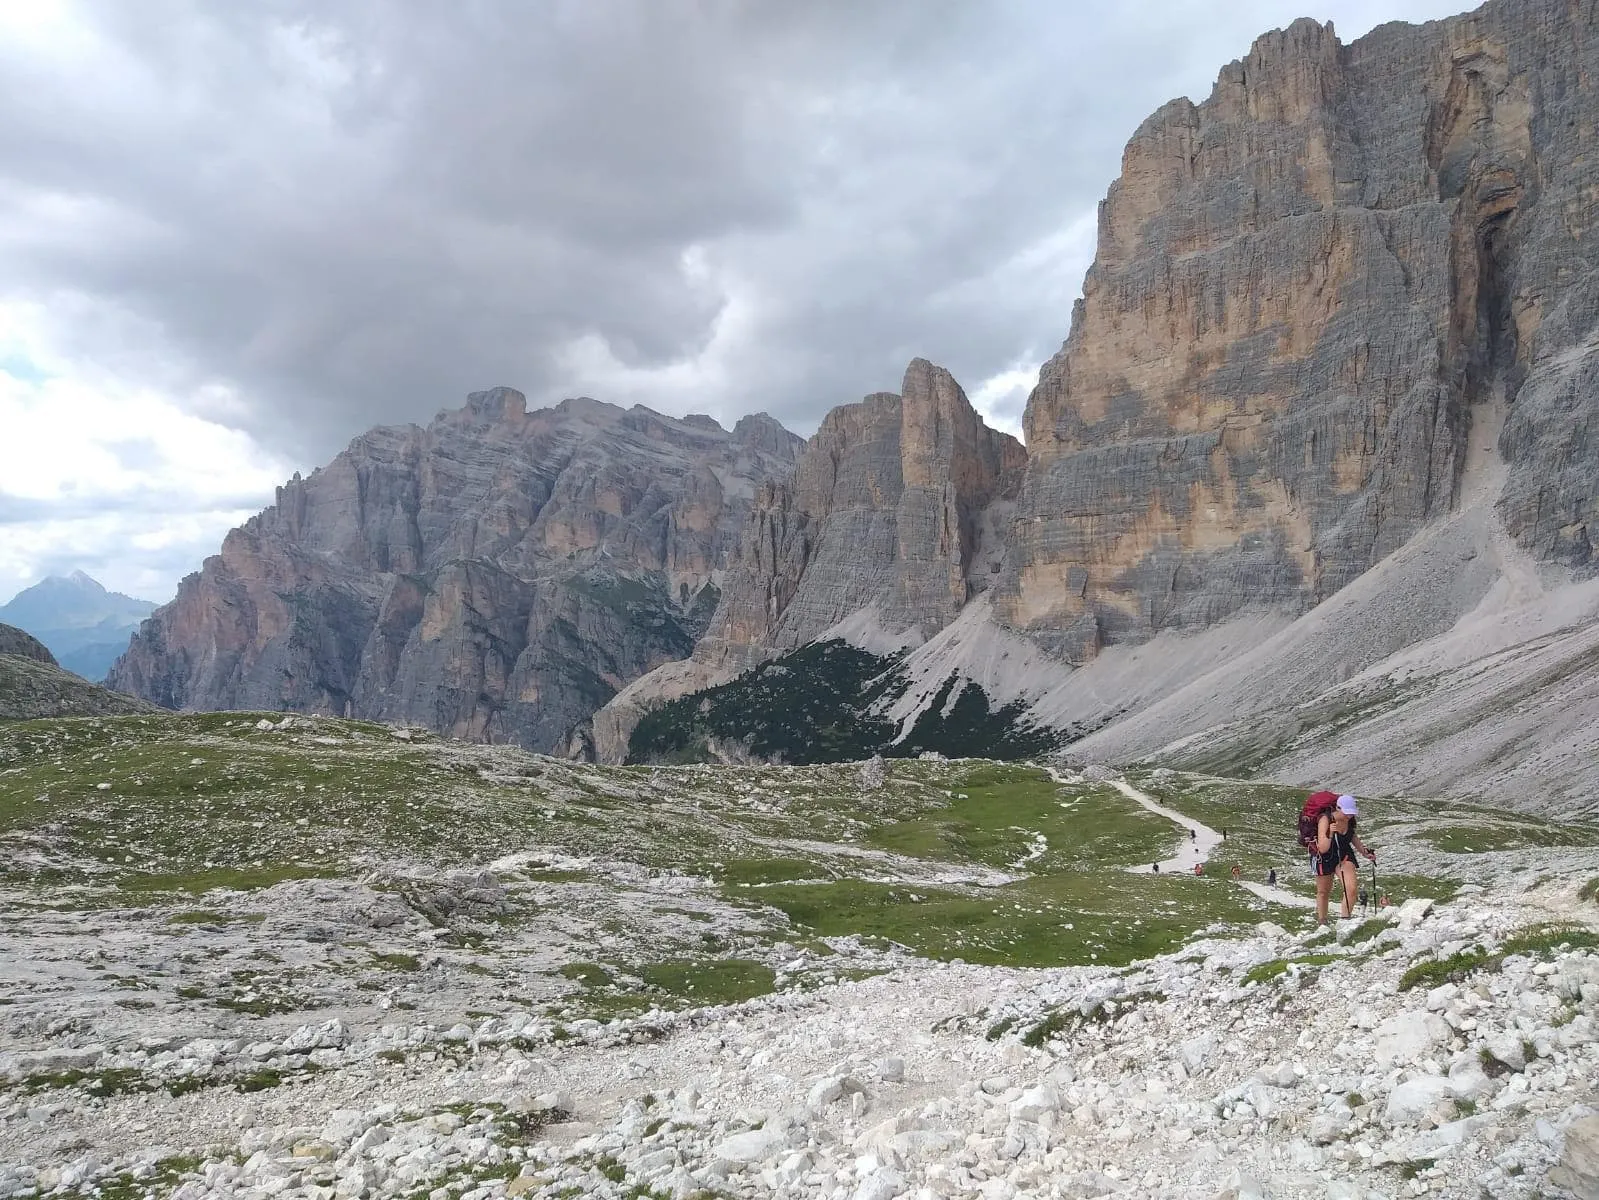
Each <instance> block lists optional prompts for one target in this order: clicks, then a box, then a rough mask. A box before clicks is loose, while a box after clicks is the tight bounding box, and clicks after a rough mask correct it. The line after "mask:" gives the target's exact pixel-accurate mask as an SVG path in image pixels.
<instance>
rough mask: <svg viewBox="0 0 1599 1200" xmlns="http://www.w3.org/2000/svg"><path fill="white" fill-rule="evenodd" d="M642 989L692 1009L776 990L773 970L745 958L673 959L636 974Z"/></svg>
mask: <svg viewBox="0 0 1599 1200" xmlns="http://www.w3.org/2000/svg"><path fill="white" fill-rule="evenodd" d="M639 976H640V978H642V979H643V980H644V983H645V986H647V987H650V988H653V989H655V990H657V991H661V992H665V993H666V994H667V995H668V996H671V997H673V998H674V999H677V1000H680V1001H686V1002H689V1003H692V1004H694V1005H710V1004H738V1003H740V1002H741V1001H744V1000H749V999H753V998H754V997H756V996H764V995H766V994H767V993H768V992H770V991H772V990H773V988H774V987H776V977H775V975H774V974H773V972H772V968H771V967H768V966H767V965H766V964H764V963H759V962H755V961H754V960H752V959H747V958H719V959H673V960H669V961H666V962H657V963H649V964H647V965H646V966H644V967H642V968H641V969H640V970H639Z"/></svg>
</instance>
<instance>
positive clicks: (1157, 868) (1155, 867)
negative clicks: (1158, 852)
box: [1149, 863, 1160, 875]
mask: <svg viewBox="0 0 1599 1200" xmlns="http://www.w3.org/2000/svg"><path fill="white" fill-rule="evenodd" d="M1149 869H1150V870H1151V871H1153V872H1154V873H1155V874H1156V875H1159V874H1160V864H1159V863H1155V864H1154V865H1153V866H1152V867H1150V868H1149Z"/></svg>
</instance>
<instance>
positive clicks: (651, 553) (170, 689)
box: [111, 388, 799, 752]
mask: <svg viewBox="0 0 1599 1200" xmlns="http://www.w3.org/2000/svg"><path fill="white" fill-rule="evenodd" d="M798 444H799V439H798V438H796V437H794V436H793V435H792V434H789V433H788V432H786V431H785V430H784V429H783V428H782V427H781V426H779V425H778V424H777V423H776V422H775V421H773V420H771V419H770V418H768V417H765V416H754V417H746V418H745V419H744V420H742V421H740V422H739V424H738V426H737V427H736V428H735V429H734V430H732V431H731V432H729V431H726V430H723V429H722V428H721V426H719V425H717V423H716V422H715V421H713V420H711V419H710V418H709V417H689V418H685V419H683V420H676V419H673V418H670V417H663V416H661V415H659V414H657V413H653V412H651V411H649V410H648V409H644V408H634V409H632V410H630V411H624V410H622V409H619V408H615V407H613V406H611V405H606V404H599V403H596V402H595V401H592V400H568V401H566V402H564V403H562V404H561V405H559V406H558V407H556V408H553V409H547V410H542V411H537V412H532V413H529V412H527V411H526V403H525V400H524V398H523V397H522V395H521V394H520V393H518V392H514V391H511V390H509V389H504V388H500V389H495V390H494V391H490V392H479V393H474V394H473V395H472V396H471V397H470V398H469V400H468V403H467V406H466V407H465V408H464V409H462V410H459V411H453V412H445V413H441V414H440V415H439V416H438V417H437V418H436V419H435V420H434V421H433V422H432V424H430V425H429V426H428V427H427V428H426V429H422V428H418V427H416V426H405V427H400V428H382V429H375V430H372V431H370V432H369V433H366V434H364V435H362V436H361V437H360V438H357V439H356V440H355V441H354V442H353V443H351V445H350V447H349V449H348V450H346V451H345V452H344V453H342V454H340V455H339V456H338V457H337V458H336V459H335V460H334V461H333V462H332V463H331V464H329V466H327V467H326V468H323V469H321V470H318V471H316V472H313V473H312V475H311V476H310V478H308V479H300V478H298V477H296V478H295V479H294V480H293V481H292V482H290V483H289V484H288V485H287V486H285V487H283V488H281V489H280V490H279V493H278V499H277V503H276V504H275V505H274V506H273V507H271V508H269V509H267V510H266V511H265V512H263V513H261V514H260V515H259V516H257V517H255V518H252V519H251V520H250V521H249V522H248V523H247V524H246V525H244V526H243V527H241V528H239V529H236V530H234V531H233V532H232V533H230V534H229V535H228V537H227V539H226V541H225V542H224V544H223V548H222V553H221V554H220V555H218V556H217V557H215V558H211V559H208V560H207V561H206V564H205V566H204V568H203V569H202V570H201V571H200V572H199V573H198V574H196V575H192V576H190V577H189V578H187V579H185V580H184V582H183V584H182V586H181V587H180V589H179V593H178V597H177V599H176V600H175V601H173V603H172V604H170V605H168V606H166V607H165V608H163V609H161V610H160V612H158V613H157V614H156V615H155V617H153V618H152V619H151V620H149V621H147V622H146V623H145V625H144V626H143V628H142V629H141V631H140V633H139V634H138V636H137V637H135V639H134V641H133V644H132V646H131V647H130V649H129V651H128V653H127V654H126V655H125V656H124V657H123V658H122V660H121V661H120V662H119V663H118V664H117V666H116V668H115V669H114V670H113V672H112V675H111V682H112V684H113V685H114V686H116V687H119V688H122V689H123V690H126V691H129V692H132V693H133V694H135V695H139V696H143V697H145V698H147V699H150V700H153V701H155V702H157V703H159V704H162V705H164V706H167V707H172V708H179V707H189V708H201V709H217V708H239V707H254V708H266V709H277V710H289V711H301V712H322V713H335V714H340V715H355V716H363V717H371V718H377V719H381V720H395V721H407V722H414V723H419V724H423V725H427V726H430V727H432V728H435V729H439V730H441V731H444V732H447V733H450V734H453V735H456V736H459V737H466V738H474V739H480V740H487V741H511V742H517V743H519V744H521V745H524V746H526V747H528V748H530V749H535V750H543V751H555V752H566V751H573V752H582V749H583V747H584V745H585V744H586V740H587V737H588V733H587V723H588V720H589V717H590V716H591V714H592V713H593V712H594V710H595V709H597V708H598V707H599V706H600V705H601V704H603V703H604V702H605V701H606V700H608V699H609V698H610V697H611V696H612V695H614V694H615V692H616V691H617V690H618V689H620V688H621V687H623V686H625V685H626V684H627V683H628V682H630V681H631V680H632V679H634V678H636V677H637V676H639V675H642V674H643V673H644V672H646V671H648V670H649V669H651V668H652V667H655V666H658V665H659V664H661V663H662V662H666V661H669V660H672V659H676V658H682V657H685V656H686V655H687V654H689V652H690V651H691V650H692V649H693V647H694V643H695V640H696V638H697V637H698V636H699V635H700V633H701V632H703V630H704V628H705V624H706V622H707V621H708V620H709V618H710V615H711V613H712V611H713V610H714V608H715V605H716V599H717V596H718V588H719V583H720V581H721V577H722V570H723V564H724V562H725V559H726V557H727V552H728V549H729V548H730V546H731V545H732V544H733V543H734V542H735V541H736V539H737V537H738V535H739V530H740V529H741V528H742V527H743V524H744V517H745V516H746V514H747V513H748V512H749V509H750V505H751V502H752V500H753V497H754V495H755V493H756V490H757V488H758V487H760V486H761V485H762V484H763V483H765V482H766V481H767V480H769V479H771V478H772V477H774V476H775V475H777V474H779V473H781V472H783V471H784V470H786V469H787V467H788V466H789V464H790V463H791V462H792V460H793V455H794V451H795V449H796V448H797V446H798Z"/></svg>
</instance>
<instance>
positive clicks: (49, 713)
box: [0, 625, 152, 721]
mask: <svg viewBox="0 0 1599 1200" xmlns="http://www.w3.org/2000/svg"><path fill="white" fill-rule="evenodd" d="M150 711H152V706H151V705H148V704H145V703H143V702H141V701H139V700H135V699H133V698H132V697H131V696H124V695H122V694H121V693H119V692H113V691H108V690H107V689H106V688H103V687H100V686H99V685H97V684H93V683H87V682H85V681H84V680H83V679H80V678H79V677H78V676H77V675H74V674H72V673H71V672H70V671H63V670H62V669H61V668H60V667H59V666H58V665H57V664H56V660H55V657H54V656H53V655H52V654H51V653H50V651H49V650H48V649H47V648H46V647H45V645H44V643H43V642H41V641H39V640H38V639H37V638H35V637H34V636H33V635H32V634H29V633H26V632H24V631H23V630H21V629H17V628H15V627H13V626H11V625H0V721H31V720H35V719H37V718H39V717H101V716H114V715H118V714H123V713H140V712H150Z"/></svg>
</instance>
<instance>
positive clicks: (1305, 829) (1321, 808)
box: [1299, 792, 1338, 853]
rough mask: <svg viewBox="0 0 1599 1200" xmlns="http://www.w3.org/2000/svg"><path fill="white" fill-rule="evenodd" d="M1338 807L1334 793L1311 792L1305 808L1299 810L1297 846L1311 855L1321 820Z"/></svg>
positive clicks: (1313, 851) (1314, 847) (1336, 796)
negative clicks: (1303, 848)
mask: <svg viewBox="0 0 1599 1200" xmlns="http://www.w3.org/2000/svg"><path fill="white" fill-rule="evenodd" d="M1337 806H1338V794H1337V793H1336V792H1311V793H1310V795H1309V797H1307V798H1306V800H1305V807H1304V808H1302V809H1300V810H1299V844H1300V845H1301V846H1303V847H1305V849H1307V850H1309V851H1310V852H1311V853H1315V851H1316V829H1317V826H1319V825H1320V824H1321V819H1322V818H1323V817H1324V816H1326V815H1327V814H1328V813H1330V812H1332V810H1333V809H1334V808H1336V807H1337Z"/></svg>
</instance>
